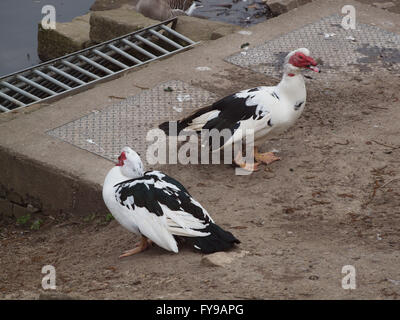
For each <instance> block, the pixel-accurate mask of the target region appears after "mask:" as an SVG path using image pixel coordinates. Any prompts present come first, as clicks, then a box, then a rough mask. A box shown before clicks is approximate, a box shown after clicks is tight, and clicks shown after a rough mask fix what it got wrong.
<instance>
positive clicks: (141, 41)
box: [0, 18, 196, 112]
mask: <svg viewBox="0 0 400 320" xmlns="http://www.w3.org/2000/svg"><path fill="white" fill-rule="evenodd" d="M176 22H177V18H173V19H170V20H166V21H164V22H161V23H159V24H156V25H154V26H151V27H148V28H145V29H141V30H138V31H136V32H133V33H130V34H128V35H125V36H122V37H119V38H116V39H112V40H109V41H107V42H103V43H101V44H98V45H95V46H93V47H90V48H87V49H84V50H81V51H78V52H75V53H72V54H69V55H67V56H64V57H61V58H58V59H54V60H51V61H49V62H46V63H42V64H39V65H37V66H35V67H32V68H28V69H25V70H22V71H19V72H16V73H13V74H10V75H7V76H5V77H2V78H0V112H9V111H12V110H16V109H19V108H24V107H27V106H29V105H32V104H34V103H38V102H43V101H45V100H48V99H50V98H54V97H56V96H60V95H63V94H66V93H70V92H72V91H74V90H77V89H78V88H82V87H84V86H85V85H89V84H93V83H95V82H97V81H100V80H103V79H106V78H108V77H111V76H115V75H117V74H119V73H121V72H124V71H126V70H129V69H132V68H135V67H138V66H141V65H143V64H145V63H149V62H151V61H153V60H156V59H160V58H164V57H166V56H168V55H171V54H175V53H177V52H179V51H182V50H185V49H187V48H189V47H192V46H193V45H195V44H196V42H194V41H192V40H191V39H189V38H187V37H185V36H183V35H182V34H180V33H178V32H176V31H175V30H174V28H175V26H176ZM169 24H172V25H171V26H168V25H169Z"/></svg>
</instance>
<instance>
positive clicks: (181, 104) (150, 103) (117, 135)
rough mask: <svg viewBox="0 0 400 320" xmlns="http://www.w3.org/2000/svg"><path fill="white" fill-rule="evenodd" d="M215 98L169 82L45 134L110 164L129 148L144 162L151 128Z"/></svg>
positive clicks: (183, 83) (202, 90)
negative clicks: (125, 148) (106, 160)
mask: <svg viewBox="0 0 400 320" xmlns="http://www.w3.org/2000/svg"><path fill="white" fill-rule="evenodd" d="M215 99H216V96H215V94H213V93H211V92H209V91H206V90H204V89H202V88H199V87H194V86H192V85H190V84H188V83H185V82H182V81H180V80H170V81H167V82H164V83H161V84H159V85H157V86H155V87H154V88H152V89H149V90H144V91H142V92H141V93H139V94H137V95H134V96H131V97H128V98H127V99H125V100H122V101H121V102H119V103H116V104H114V105H111V106H109V107H106V108H105V109H103V110H101V111H98V110H93V112H91V113H90V114H88V115H86V116H84V117H82V118H79V119H77V120H74V121H72V122H69V123H66V124H64V125H62V126H61V127H58V128H55V129H52V130H50V131H47V132H46V133H47V134H49V135H50V136H52V137H55V138H58V139H61V140H63V141H66V142H68V143H70V144H72V145H74V146H76V147H78V148H81V149H84V150H87V151H89V152H92V153H95V154H97V155H99V156H102V157H104V158H106V159H109V160H112V161H115V160H116V159H117V157H118V156H119V154H120V152H121V149H122V148H123V147H125V146H130V147H132V148H133V149H135V150H136V151H137V152H139V153H140V154H141V155H142V160H143V161H145V160H146V156H145V155H146V150H147V147H148V146H149V145H151V144H153V143H154V142H148V141H146V137H147V133H148V131H149V130H150V129H153V128H157V126H158V125H159V124H160V123H162V122H164V121H168V120H172V119H179V118H181V117H183V116H184V115H187V114H188V113H189V112H191V111H193V110H195V109H197V108H199V107H201V106H205V105H208V104H211V103H212V102H214V101H215Z"/></svg>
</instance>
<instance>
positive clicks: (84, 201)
mask: <svg viewBox="0 0 400 320" xmlns="http://www.w3.org/2000/svg"><path fill="white" fill-rule="evenodd" d="M348 4H352V5H354V6H355V7H356V10H357V21H358V22H360V23H364V24H368V25H372V26H375V27H378V28H382V29H384V30H386V31H390V32H395V33H396V32H397V33H398V32H399V30H400V19H399V18H398V15H397V14H394V13H390V12H387V11H384V10H381V9H377V8H374V7H371V6H367V5H363V4H360V3H358V2H355V1H328V0H321V1H314V2H312V3H309V4H306V5H304V6H302V7H300V8H298V9H294V10H292V11H290V12H288V13H286V14H283V15H281V16H279V17H277V18H274V19H271V20H269V21H267V22H265V23H261V24H258V25H256V26H253V27H251V28H248V29H246V30H245V31H250V32H251V34H249V32H236V33H234V34H231V35H228V36H226V37H223V38H220V39H218V40H215V41H212V42H203V43H202V44H200V45H198V46H197V47H195V48H194V49H191V50H188V51H186V52H183V53H180V54H178V55H176V56H173V57H170V58H168V59H166V60H162V61H156V62H154V63H151V64H149V65H147V66H145V67H143V68H140V69H137V70H136V71H134V72H130V73H127V74H125V75H124V76H122V77H120V78H118V79H115V80H112V81H110V82H106V83H101V84H97V85H96V86H95V87H93V88H90V89H87V90H86V91H84V92H80V93H78V94H75V95H73V96H70V97H67V98H64V99H62V100H60V101H57V102H54V103H52V104H50V105H44V104H43V105H37V106H32V107H28V108H26V109H23V110H21V111H20V112H11V113H8V114H3V115H1V116H0V166H1V167H2V168H3V170H1V171H0V191H1V194H0V196H2V197H3V198H4V197H5V198H10V196H11V195H18V196H19V197H20V198H22V200H21V201H22V202H23V204H25V205H27V204H28V203H31V202H32V201H36V203H38V204H37V206H40V208H41V209H42V210H43V211H44V212H55V213H58V212H60V211H61V212H69V213H74V214H85V215H86V214H88V212H93V213H96V212H102V213H104V212H105V207H104V205H103V202H102V199H101V192H100V190H101V185H102V183H103V179H104V176H105V174H106V173H107V171H108V170H109V169H110V166H112V162H111V161H109V160H107V159H105V158H103V157H100V156H98V155H95V154H94V153H91V152H88V151H86V150H83V149H81V148H78V147H76V146H74V145H72V144H70V143H67V142H64V141H62V140H60V139H57V138H54V137H53V136H51V135H49V134H47V132H48V131H51V130H53V129H55V128H58V127H61V126H63V125H65V124H66V123H69V122H72V121H75V120H78V119H80V118H82V117H86V116H88V115H90V114H92V113H93V112H98V111H102V110H104V109H106V108H107V107H109V106H110V105H113V104H115V103H116V102H120V98H127V97H130V96H134V95H137V94H139V93H141V92H143V90H146V89H147V88H149V89H151V88H154V87H156V86H158V85H159V84H160V83H163V82H165V81H170V80H180V81H183V82H184V83H187V84H189V85H193V86H195V87H198V88H202V89H204V90H206V91H209V92H211V93H214V94H215V96H217V97H221V96H223V95H225V94H228V93H230V92H231V91H232V89H233V88H238V87H239V88H243V89H244V88H248V87H250V86H251V84H250V83H254V82H257V83H259V84H264V83H273V82H276V80H272V79H271V78H269V77H268V76H265V75H263V74H261V73H257V72H254V71H251V70H248V69H243V68H241V67H239V66H236V65H232V64H231V63H229V62H227V61H225V60H224V59H226V58H227V57H228V56H231V55H234V54H237V53H238V52H240V51H242V49H241V46H242V45H243V44H244V43H249V44H250V48H253V47H256V46H259V45H262V44H264V43H265V42H266V41H269V40H272V39H275V38H277V37H279V36H281V35H283V34H286V33H289V32H292V31H294V30H296V29H299V28H301V27H303V26H306V25H308V24H310V23H313V22H316V21H319V20H320V19H321V18H324V17H327V16H331V15H333V14H341V8H342V7H343V6H344V5H348ZM296 45H297V44H296ZM293 49H295V48H293ZM199 67H207V68H199ZM148 112H155V113H157V112H159V110H154V109H152V110H148ZM159 116H160V119H163V120H164V119H165V117H164V116H163V115H162V114H160V115H159ZM163 117H164V118H163Z"/></svg>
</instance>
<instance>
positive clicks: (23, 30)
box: [0, 0, 94, 76]
mask: <svg viewBox="0 0 400 320" xmlns="http://www.w3.org/2000/svg"><path fill="white" fill-rule="evenodd" d="M93 2H94V0H0V76H2V75H6V74H9V73H12V72H15V71H18V70H21V69H24V68H28V67H30V66H33V65H36V64H38V63H40V60H39V57H38V55H37V32H38V23H39V22H40V21H41V20H42V18H43V16H44V15H42V7H43V6H45V5H53V6H54V7H55V8H56V14H57V15H56V19H57V21H58V22H66V21H71V20H72V19H73V18H75V17H76V16H81V15H84V14H86V13H87V12H88V11H89V8H90V6H91V5H92V4H93Z"/></svg>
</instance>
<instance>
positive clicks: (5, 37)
mask: <svg viewBox="0 0 400 320" xmlns="http://www.w3.org/2000/svg"><path fill="white" fill-rule="evenodd" d="M132 1H134V0H132ZM201 2H202V5H203V7H202V8H198V9H197V10H196V11H195V14H194V15H195V16H200V17H203V18H207V19H210V20H215V21H222V22H227V23H232V24H237V25H241V26H247V25H252V24H255V23H259V22H262V21H265V20H266V19H267V18H268V17H270V13H269V11H268V8H267V7H266V6H265V4H264V2H262V1H254V0H202V1H201ZM93 3H94V0H0V76H4V75H6V74H9V73H12V72H15V71H18V70H21V69H25V68H28V67H30V66H34V65H36V64H38V63H40V60H39V57H38V55H37V32H38V23H39V22H40V21H41V20H42V18H43V15H42V7H43V6H45V5H53V6H54V7H55V8H56V13H57V15H56V19H57V22H67V21H71V20H72V19H73V18H75V17H77V16H81V15H84V14H86V13H88V12H89V8H90V6H91V5H92V4H93Z"/></svg>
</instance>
